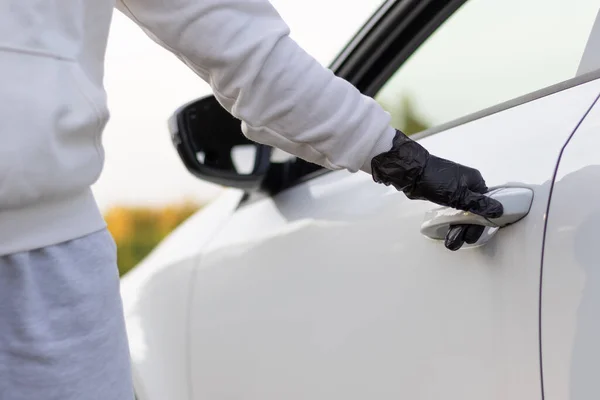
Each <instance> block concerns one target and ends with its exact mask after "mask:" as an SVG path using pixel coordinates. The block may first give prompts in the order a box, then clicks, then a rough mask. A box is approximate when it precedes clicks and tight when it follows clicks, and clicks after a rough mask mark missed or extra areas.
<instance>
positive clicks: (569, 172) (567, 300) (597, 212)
mask: <svg viewBox="0 0 600 400" xmlns="http://www.w3.org/2000/svg"><path fill="white" fill-rule="evenodd" d="M599 227H600V103H598V102H596V105H595V106H594V107H593V109H592V110H591V111H590V113H589V114H588V115H587V117H586V118H585V119H584V121H583V122H582V124H581V126H580V127H579V128H578V129H577V131H576V132H575V134H574V135H573V137H572V138H571V140H570V141H569V143H568V145H567V146H566V147H565V150H564V152H563V154H562V157H561V160H560V164H559V167H558V170H557V174H556V180H555V183H554V188H553V191H552V198H551V202H550V207H549V212H548V223H547V230H546V239H545V251H544V263H543V279H542V308H541V309H542V313H541V327H542V336H541V340H542V360H543V376H544V392H545V399H546V400H558V399H560V400H565V399H571V400H580V399H598V398H600V387H599V386H598V376H599V373H600V346H598V341H599V340H600V318H598V310H599V305H600V241H599V240H598V238H599V236H598V228H599Z"/></svg>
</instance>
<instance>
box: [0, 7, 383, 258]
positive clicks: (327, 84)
mask: <svg viewBox="0 0 600 400" xmlns="http://www.w3.org/2000/svg"><path fill="white" fill-rule="evenodd" d="M114 1H115V0H27V1H24V0H2V1H1V2H0V79H1V83H0V103H1V106H0V256H1V255H5V254H9V253H14V252H19V251H24V250H31V249H35V248H40V247H44V246H48V245H52V244H56V243H60V242H63V241H67V240H70V239H74V238H77V237H80V236H83V235H86V234H88V233H91V232H94V231H97V230H100V229H102V228H104V227H105V222H104V220H103V218H102V216H101V214H100V212H99V210H98V207H97V206H96V203H95V201H94V198H93V196H92V193H91V190H90V186H91V185H92V184H93V183H94V182H95V181H96V179H97V178H98V176H99V175H100V172H101V170H102V167H103V162H104V151H103V148H102V143H101V134H102V130H103V128H104V126H105V125H106V122H107V120H108V117H109V113H108V110H107V106H106V94H105V91H104V87H103V74H104V71H103V70H104V54H105V50H106V42H107V37H108V31H109V26H110V21H111V16H112V12H113V8H114V7H115V3H114ZM116 7H117V8H118V9H119V10H120V11H122V12H123V13H125V14H126V15H128V16H129V17H130V18H131V19H132V20H133V21H135V22H136V23H137V24H138V25H139V26H140V27H142V29H144V30H145V31H146V32H147V33H148V35H149V36H150V37H151V38H152V39H154V40H155V41H157V42H158V43H160V44H161V45H162V46H163V47H165V48H166V49H168V50H170V51H171V52H173V53H174V54H175V55H177V56H178V57H179V58H180V59H181V60H182V61H183V62H185V63H186V64H187V65H188V66H189V67H190V68H192V69H193V70H194V71H195V72H196V73H197V74H198V75H199V76H200V77H201V78H202V79H204V80H206V81H207V82H208V83H209V84H210V85H211V87H212V89H213V91H214V93H215V95H216V97H217V99H218V100H219V102H221V104H223V106H224V107H225V108H226V109H228V110H229V111H230V112H231V113H232V114H233V115H235V116H236V117H238V118H239V119H241V120H243V121H244V124H243V131H244V133H245V134H246V135H247V136H248V137H249V138H251V139H253V140H255V141H257V142H261V143H265V144H269V145H272V146H275V147H279V148H281V149H283V150H285V151H287V152H289V153H292V154H295V155H297V156H299V157H301V158H304V159H306V160H309V161H311V162H314V163H318V164H321V165H323V166H325V167H327V168H330V169H342V168H346V169H348V170H350V171H353V172H354V171H358V170H359V169H362V170H364V171H366V172H370V166H369V164H370V160H371V158H372V157H373V156H375V155H376V154H379V153H381V152H383V151H386V150H388V149H389V148H390V147H391V144H392V139H393V136H394V130H393V129H392V128H391V127H390V126H389V122H390V117H389V115H388V114H387V113H386V112H385V111H384V110H383V109H382V108H381V107H379V105H377V103H376V102H375V101H374V100H372V99H370V98H368V97H365V96H363V95H361V94H360V93H359V92H358V91H357V90H356V89H355V88H354V87H353V86H351V85H350V84H349V83H347V82H346V81H344V80H342V79H339V78H337V77H335V76H334V75H333V74H332V73H331V71H329V70H328V69H326V68H323V67H322V66H321V65H320V64H319V63H318V62H316V61H315V60H314V59H313V58H312V57H310V56H309V55H308V54H307V53H306V52H304V51H303V50H302V49H301V48H300V47H299V46H298V45H297V44H296V43H295V42H294V41H293V40H292V39H290V38H289V36H288V33H289V30H288V27H287V25H286V24H285V23H284V22H283V21H282V20H281V18H280V16H279V15H278V14H277V12H276V11H275V9H274V8H273V7H272V6H271V4H270V3H269V2H268V1H267V0H123V1H121V0H119V1H117V4H116ZM165 78H168V77H165Z"/></svg>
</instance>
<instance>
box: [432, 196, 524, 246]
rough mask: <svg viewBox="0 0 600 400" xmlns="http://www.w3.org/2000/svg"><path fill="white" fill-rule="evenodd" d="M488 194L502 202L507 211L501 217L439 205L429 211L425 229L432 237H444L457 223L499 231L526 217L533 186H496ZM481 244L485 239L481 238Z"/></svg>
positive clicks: (436, 238) (489, 236) (488, 236)
mask: <svg viewBox="0 0 600 400" xmlns="http://www.w3.org/2000/svg"><path fill="white" fill-rule="evenodd" d="M486 196H490V197H492V198H493V199H496V200H498V201H499V202H500V203H502V206H503V207H504V213H503V214H502V216H501V217H500V218H493V219H488V218H485V217H482V216H479V215H475V214H472V213H470V212H466V211H460V210H456V209H454V208H450V207H439V208H435V209H433V210H430V211H428V212H427V213H426V214H425V221H424V222H423V224H422V225H421V233H422V234H423V235H425V236H427V237H429V238H431V239H435V240H444V239H445V237H446V234H447V233H448V230H449V229H450V227H451V226H454V225H480V226H485V227H488V228H492V230H493V233H495V232H496V231H497V230H498V229H499V228H502V227H505V226H507V225H510V224H514V223H515V222H518V221H519V220H521V219H523V218H524V217H525V216H526V215H527V214H528V213H529V210H530V209H531V204H532V202H533V190H531V189H529V188H524V187H499V188H494V189H492V190H491V191H490V192H488V193H487V194H486ZM493 233H492V235H493ZM492 235H487V236H486V238H487V239H484V240H485V241H487V240H489V238H491V236H492ZM484 236H485V235H484ZM478 244H479V245H480V244H482V243H481V242H478Z"/></svg>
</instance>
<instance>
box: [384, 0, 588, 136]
mask: <svg viewBox="0 0 600 400" xmlns="http://www.w3.org/2000/svg"><path fill="white" fill-rule="evenodd" d="M599 7H600V0H571V1H568V2H567V1H565V0H502V1H498V0H470V1H467V3H465V4H464V5H463V6H462V7H461V8H460V9H459V10H457V11H456V12H455V13H454V14H453V15H452V16H451V17H450V18H449V19H448V20H447V21H446V22H445V23H444V24H442V25H441V26H440V27H439V28H438V29H437V30H436V31H435V32H434V33H433V34H432V35H431V36H430V37H429V38H428V39H427V40H426V41H425V42H424V43H423V44H422V45H421V46H420V47H419V48H418V49H417V51H415V53H414V54H413V55H412V56H411V57H410V58H409V59H408V60H407V61H406V62H405V63H404V64H403V65H402V66H401V67H400V68H399V69H398V71H396V73H395V74H394V75H393V76H392V77H391V78H390V79H389V80H388V82H386V83H385V85H384V86H383V87H382V88H381V89H380V90H379V92H378V93H377V94H376V96H375V99H376V100H377V101H378V102H379V103H380V104H381V105H382V106H383V107H384V108H385V109H386V110H387V111H388V112H390V114H391V115H392V123H393V125H394V126H395V127H396V128H398V129H401V130H403V131H405V132H406V133H407V134H413V133H417V132H420V131H422V130H425V129H428V128H432V127H435V126H437V125H440V124H443V123H446V122H449V121H451V120H454V119H456V118H460V117H463V116H465V115H468V114H471V113H473V112H476V111H479V110H482V109H484V108H487V107H491V106H493V105H496V104H498V103H501V102H504V101H507V100H511V99H513V98H516V97H519V96H521V95H524V94H527V93H531V92H534V91H536V90H539V89H542V88H544V87H547V86H551V85H553V84H556V83H559V82H562V81H565V80H568V79H571V78H574V77H575V76H576V74H577V70H578V66H579V63H580V61H581V57H582V55H583V52H584V49H585V46H586V43H587V40H588V37H589V35H590V32H591V29H592V26H593V24H594V21H595V19H596V15H597V14H598V9H599Z"/></svg>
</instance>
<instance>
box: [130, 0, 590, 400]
mask: <svg viewBox="0 0 600 400" xmlns="http://www.w3.org/2000/svg"><path fill="white" fill-rule="evenodd" d="M349 6H351V5H350V3H349ZM599 8H600V0H571V1H569V2H567V1H565V0H503V1H499V0H469V1H464V0H390V1H387V2H386V3H385V4H383V6H382V7H381V8H380V9H379V10H378V11H377V12H376V13H375V15H374V16H372V17H371V19H370V20H369V21H368V22H367V24H366V25H365V26H364V28H363V29H362V30H361V31H360V32H359V33H358V34H357V35H356V36H355V38H354V39H353V40H352V41H351V43H350V44H349V45H348V46H347V47H346V48H345V49H344V50H343V51H342V52H341V54H340V56H339V57H338V59H337V60H336V61H335V62H334V63H333V64H332V65H331V68H332V70H333V71H334V72H335V73H336V74H338V75H339V76H342V77H344V78H345V79H347V80H348V81H350V82H352V83H353V84H354V85H355V86H356V87H357V88H359V89H360V90H361V91H362V92H363V93H365V94H367V95H369V96H373V97H375V98H376V99H377V100H378V101H380V103H381V104H383V105H384V106H385V107H386V108H387V109H388V110H389V111H390V113H391V114H392V117H393V121H394V124H395V126H396V127H397V128H399V129H403V130H405V131H406V132H408V133H416V135H414V136H413V138H416V139H418V140H419V142H420V143H421V144H422V145H423V146H425V147H426V148H427V149H428V150H430V151H431V153H433V154H435V155H437V156H440V157H444V158H448V159H451V160H453V161H456V162H460V163H463V164H466V165H469V166H473V167H475V168H477V169H479V170H480V171H481V172H482V175H483V176H484V178H485V179H486V181H487V184H488V186H490V187H493V188H495V189H497V191H496V192H493V193H491V194H490V195H492V196H497V197H498V198H499V199H501V201H502V202H503V203H504V204H505V207H506V208H507V210H510V212H508V214H510V218H509V219H510V220H504V221H486V220H482V219H478V218H476V217H474V216H473V215H470V214H468V213H464V212H455V211H454V210H451V209H443V208H442V209H440V208H439V207H438V206H436V205H434V204H431V203H428V202H424V201H411V200H408V199H407V198H406V197H405V196H404V195H403V194H402V193H400V192H397V191H396V190H395V189H393V188H391V187H385V186H383V185H377V184H375V183H374V182H373V181H372V179H371V177H370V176H368V175H367V174H365V173H362V172H359V173H356V174H351V173H349V172H345V171H337V172H329V171H326V170H323V169H321V168H320V167H318V166H315V165H312V164H309V163H307V162H304V161H302V160H298V159H293V158H280V159H278V160H277V159H275V157H274V155H273V154H272V153H273V152H271V149H269V148H267V147H265V146H260V145H256V144H253V143H250V142H249V141H248V140H247V139H245V138H244V137H243V135H242V133H241V130H240V127H239V121H237V120H235V119H233V117H231V116H229V114H227V113H226V112H225V111H223V109H221V108H220V106H219V105H218V104H217V103H216V102H215V100H214V98H212V97H208V98H204V99H201V100H198V101H196V102H193V103H190V104H188V105H186V106H184V107H182V108H181V109H180V110H178V112H177V113H176V114H175V116H174V118H173V119H172V120H171V123H170V128H171V134H172V135H173V140H174V143H175V146H176V147H177V150H178V151H179V154H180V156H181V158H182V160H183V161H184V163H185V165H186V166H187V168H188V170H189V171H190V172H192V173H194V174H195V175H196V176H198V177H199V178H200V179H205V180H208V181H211V182H217V183H220V184H222V185H224V186H229V187H230V189H227V190H226V191H225V192H224V194H223V195H222V196H220V197H219V198H218V199H217V200H216V201H215V202H213V203H212V204H210V205H209V206H207V207H205V208H204V209H203V210H201V211H200V212H198V213H197V214H196V215H194V216H193V217H191V218H190V219H189V220H188V221H186V222H185V223H184V224H183V225H182V226H181V227H180V228H179V229H178V230H176V231H175V232H174V233H173V234H172V235H171V236H169V237H168V238H167V239H166V240H165V241H164V242H163V243H161V245H160V246H159V247H158V248H157V249H156V250H155V251H154V252H153V253H152V254H151V255H150V256H149V257H148V258H147V259H146V260H144V261H143V262H142V263H141V264H140V265H139V266H138V267H137V268H136V269H134V270H133V271H132V272H131V273H129V274H128V275H126V276H125V277H124V278H123V280H122V295H123V301H124V307H125V313H126V320H127V329H128V335H129V340H130V345H131V358H132V362H133V369H134V371H133V372H134V381H135V391H136V395H137V397H138V398H139V400H159V399H169V400H178V399H187V400H224V399H228V400H231V399H243V400H283V399H285V400H293V399H298V400H300V399H302V400H307V399H311V400H317V399H318V400H332V399H339V400H365V399H378V400H382V399H390V400H391V399H394V400H397V399H411V400H412V399H460V400H482V399H496V400H500V399H502V400H504V399H527V400H531V399H545V400H554V399H556V400H565V399H573V400H580V399H600V385H598V377H600V318H599V317H598V315H599V313H600V231H599V229H600V102H597V100H598V97H599V95H600V18H599V17H598V10H599ZM340 18H343V11H340ZM333 25H335V24H333ZM332 29H334V27H332ZM417 132H418V133H417ZM238 147H239V148H246V149H250V150H252V152H253V153H254V154H253V158H252V159H251V161H252V162H251V163H250V165H249V166H245V167H244V166H243V165H242V164H243V163H244V161H246V162H247V161H248V157H247V154H246V155H245V156H243V157H241V158H240V159H239V160H238V161H236V156H235V154H234V156H233V157H230V155H231V154H232V152H233V153H236V150H235V149H237V148H238ZM232 160H233V161H232ZM457 223H472V224H479V225H485V226H486V229H485V231H484V233H483V235H482V236H481V238H480V239H479V241H478V242H477V243H476V244H474V245H468V244H464V245H463V246H462V248H460V249H459V250H457V251H450V250H448V249H447V248H446V247H445V246H444V241H443V240H441V239H443V237H444V234H445V232H446V231H447V230H448V227H449V226H450V225H453V224H457Z"/></svg>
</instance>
